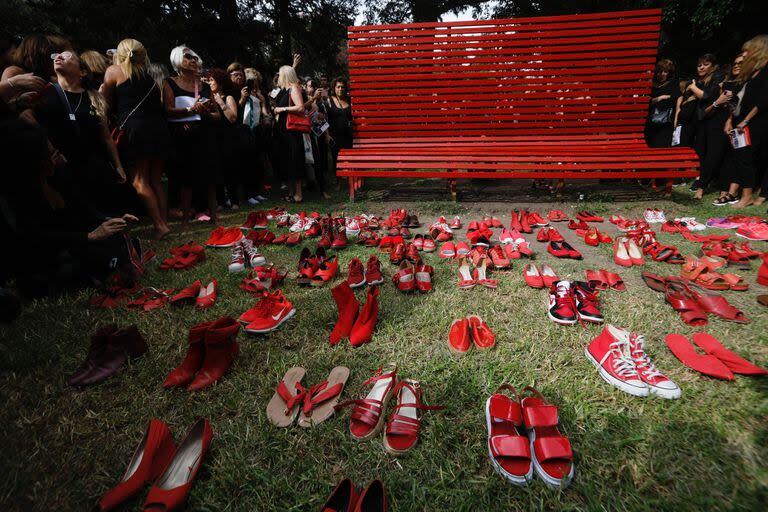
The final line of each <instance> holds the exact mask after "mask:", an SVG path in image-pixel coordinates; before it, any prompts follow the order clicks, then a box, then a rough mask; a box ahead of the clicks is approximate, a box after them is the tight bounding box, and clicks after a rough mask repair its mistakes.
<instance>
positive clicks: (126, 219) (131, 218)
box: [122, 213, 139, 222]
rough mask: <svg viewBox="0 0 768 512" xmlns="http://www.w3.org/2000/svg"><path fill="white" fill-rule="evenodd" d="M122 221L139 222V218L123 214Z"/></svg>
mask: <svg viewBox="0 0 768 512" xmlns="http://www.w3.org/2000/svg"><path fill="white" fill-rule="evenodd" d="M122 219H123V220H124V221H125V222H139V218H138V217H137V216H135V215H132V214H130V213H124V214H123V217H122Z"/></svg>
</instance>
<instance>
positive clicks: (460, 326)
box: [448, 315, 496, 355]
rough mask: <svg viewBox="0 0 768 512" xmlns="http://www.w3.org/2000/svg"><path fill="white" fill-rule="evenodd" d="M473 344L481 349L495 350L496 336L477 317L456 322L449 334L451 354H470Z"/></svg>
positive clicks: (473, 316)
mask: <svg viewBox="0 0 768 512" xmlns="http://www.w3.org/2000/svg"><path fill="white" fill-rule="evenodd" d="M472 343H474V344H475V346H476V347H477V348H479V349H486V348H493V347H494V346H495V345H496V335H495V334H493V331H491V328H490V327H488V324H486V323H485V322H484V321H483V319H482V318H480V317H479V316H477V315H470V316H468V317H466V318H460V319H458V320H454V321H453V323H452V324H451V329H450V331H449V332H448V348H449V349H450V350H451V352H453V353H454V354H459V355H464V354H466V353H467V352H469V349H470V348H471V347H472Z"/></svg>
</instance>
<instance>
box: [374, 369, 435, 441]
mask: <svg viewBox="0 0 768 512" xmlns="http://www.w3.org/2000/svg"><path fill="white" fill-rule="evenodd" d="M392 393H393V394H394V395H395V396H396V397H397V405H395V410H394V412H393V413H392V415H391V416H390V417H389V420H388V421H387V428H386V431H385V432H384V449H385V450H387V451H388V452H389V453H391V454H392V455H402V454H403V453H406V452H407V451H408V450H410V449H411V448H413V447H414V446H415V445H416V442H417V441H418V440H419V429H420V428H421V418H422V411H439V410H441V409H445V407H444V406H442V405H424V404H423V403H422V401H421V397H422V395H423V391H422V390H421V385H420V384H419V382H418V381H416V380H411V379H405V380H401V381H400V382H399V383H398V384H397V386H395V388H394V389H393V390H392Z"/></svg>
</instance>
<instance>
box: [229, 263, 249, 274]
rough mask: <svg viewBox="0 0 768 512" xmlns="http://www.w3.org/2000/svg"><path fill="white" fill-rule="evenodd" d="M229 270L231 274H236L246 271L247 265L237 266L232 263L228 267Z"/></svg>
mask: <svg viewBox="0 0 768 512" xmlns="http://www.w3.org/2000/svg"><path fill="white" fill-rule="evenodd" d="M227 270H229V273H230V274H236V273H238V272H243V271H245V265H240V266H237V267H233V266H232V265H230V266H229V267H227Z"/></svg>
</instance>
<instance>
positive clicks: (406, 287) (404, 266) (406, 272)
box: [392, 260, 416, 293]
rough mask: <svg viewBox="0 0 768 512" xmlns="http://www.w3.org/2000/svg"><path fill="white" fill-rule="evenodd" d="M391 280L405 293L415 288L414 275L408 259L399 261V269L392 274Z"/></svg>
mask: <svg viewBox="0 0 768 512" xmlns="http://www.w3.org/2000/svg"><path fill="white" fill-rule="evenodd" d="M392 282H393V283H394V284H395V287H397V289H398V290H400V291H401V292H404V293H407V292H412V291H414V290H415V289H416V275H415V270H414V267H413V265H411V263H410V262H409V261H408V260H404V261H402V262H401V263H400V270H399V271H398V272H397V273H396V274H395V275H394V276H392Z"/></svg>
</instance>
